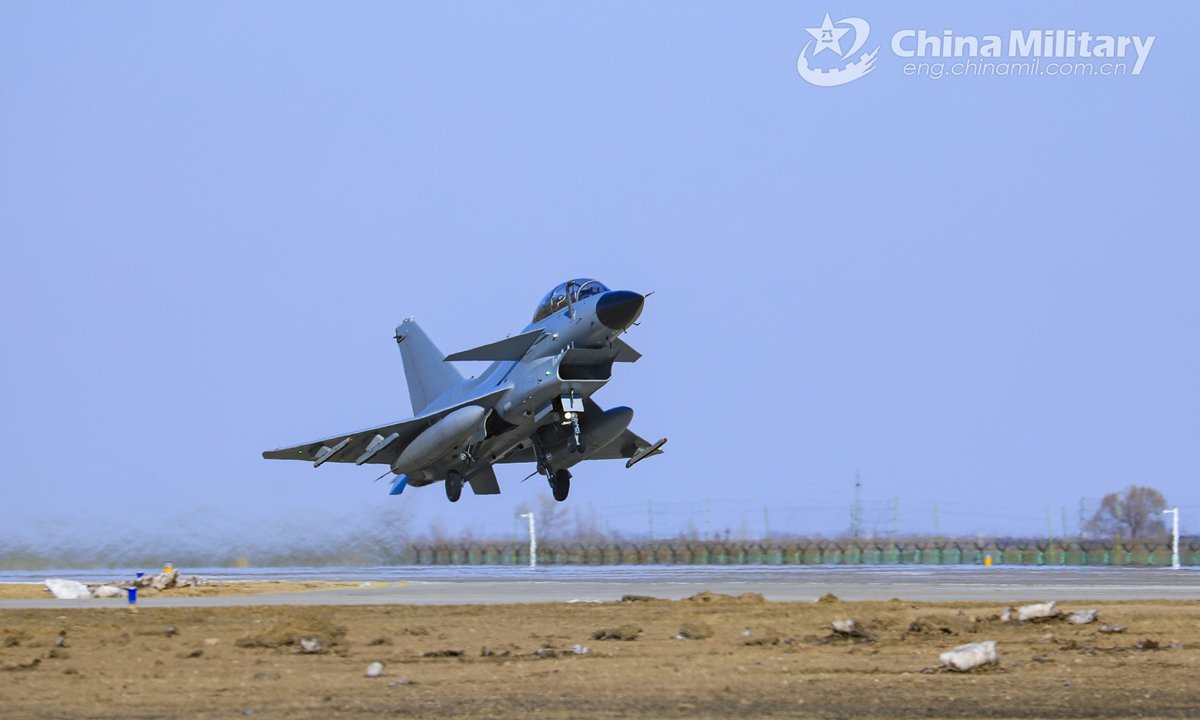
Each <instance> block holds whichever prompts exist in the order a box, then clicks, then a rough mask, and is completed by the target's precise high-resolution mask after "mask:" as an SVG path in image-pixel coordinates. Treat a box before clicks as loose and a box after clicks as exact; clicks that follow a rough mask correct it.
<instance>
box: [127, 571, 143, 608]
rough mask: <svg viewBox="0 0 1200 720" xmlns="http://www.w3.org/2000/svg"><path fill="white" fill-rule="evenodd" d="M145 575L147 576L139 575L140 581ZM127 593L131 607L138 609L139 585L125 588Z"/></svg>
mask: <svg viewBox="0 0 1200 720" xmlns="http://www.w3.org/2000/svg"><path fill="white" fill-rule="evenodd" d="M143 575H145V573H138V574H137V576H138V579H139V580H140V579H141V578H142V576H143ZM125 593H126V594H127V595H128V596H129V607H131V608H135V609H136V608H137V585H134V586H133V587H129V588H125Z"/></svg>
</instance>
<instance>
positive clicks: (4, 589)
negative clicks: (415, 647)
mask: <svg viewBox="0 0 1200 720" xmlns="http://www.w3.org/2000/svg"><path fill="white" fill-rule="evenodd" d="M373 584H378V583H373ZM360 585H361V583H357V582H324V581H319V580H313V581H306V582H299V581H293V580H261V581H253V582H219V583H212V584H210V585H206V586H204V587H186V588H171V589H170V590H164V591H162V592H161V593H160V592H158V591H156V590H154V589H152V588H142V589H140V590H138V597H142V598H146V597H219V596H227V595H258V594H260V593H276V592H303V591H305V590H332V589H335V588H345V587H359V586H360ZM53 597H54V596H53V595H51V594H50V591H49V590H47V589H46V586H45V585H44V584H43V583H0V600H45V599H48V598H53Z"/></svg>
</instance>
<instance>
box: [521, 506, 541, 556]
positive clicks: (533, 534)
mask: <svg viewBox="0 0 1200 720" xmlns="http://www.w3.org/2000/svg"><path fill="white" fill-rule="evenodd" d="M521 517H523V518H529V567H530V568H536V567H537V529H536V528H535V527H534V524H533V511H532V510H530V511H529V512H527V513H525V514H523V515H521Z"/></svg>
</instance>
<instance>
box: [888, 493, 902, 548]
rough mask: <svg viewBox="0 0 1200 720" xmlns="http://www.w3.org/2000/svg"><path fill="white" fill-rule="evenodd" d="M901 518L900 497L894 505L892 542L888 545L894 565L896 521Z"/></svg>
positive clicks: (897, 497)
mask: <svg viewBox="0 0 1200 720" xmlns="http://www.w3.org/2000/svg"><path fill="white" fill-rule="evenodd" d="M899 517H900V496H898V495H897V496H896V502H895V503H893V504H892V540H891V542H890V543H888V545H889V547H888V551H889V552H890V553H891V555H892V563H893V564H894V563H895V562H896V520H897V519H898V518H899Z"/></svg>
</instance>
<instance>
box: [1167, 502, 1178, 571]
mask: <svg viewBox="0 0 1200 720" xmlns="http://www.w3.org/2000/svg"><path fill="white" fill-rule="evenodd" d="M1163 512H1165V513H1171V514H1172V515H1174V516H1175V518H1174V522H1173V523H1172V525H1171V567H1172V568H1174V569H1176V570H1178V569H1179V508H1175V509H1174V510H1163Z"/></svg>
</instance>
